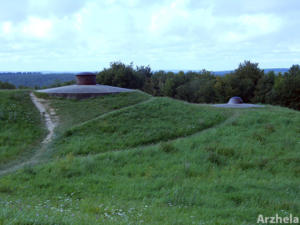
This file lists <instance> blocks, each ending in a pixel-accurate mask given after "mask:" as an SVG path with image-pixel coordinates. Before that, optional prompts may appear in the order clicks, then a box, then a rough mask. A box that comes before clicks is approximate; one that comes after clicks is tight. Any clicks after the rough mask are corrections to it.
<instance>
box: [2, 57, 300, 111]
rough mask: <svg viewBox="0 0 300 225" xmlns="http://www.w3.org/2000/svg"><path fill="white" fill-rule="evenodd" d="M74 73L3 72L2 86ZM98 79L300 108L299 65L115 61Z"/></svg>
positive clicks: (69, 79) (66, 79) (180, 94)
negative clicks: (218, 66)
mask: <svg viewBox="0 0 300 225" xmlns="http://www.w3.org/2000/svg"><path fill="white" fill-rule="evenodd" d="M74 75H75V74H39V73H29V74H28V73H25V74H3V73H2V74H1V73H0V89H1V88H6V89H8V88H15V86H17V87H19V88H24V87H25V86H26V87H31V88H33V87H35V88H42V87H46V86H51V87H55V86H61V85H65V84H71V83H73V82H74V78H75V76H74ZM4 78H5V79H4ZM1 81H2V82H1ZM7 82H8V83H7ZM97 82H98V83H99V84H105V85H112V86H118V87H124V88H132V89H140V90H142V91H145V92H147V93H149V94H152V95H154V96H169V97H172V98H176V99H180V100H184V101H188V102H193V103H224V102H227V101H228V99H229V98H230V97H232V96H240V97H241V98H242V99H243V100H244V102H250V103H262V104H272V105H281V106H286V107H290V108H293V109H297V110H300V67H299V65H293V66H291V67H290V69H289V70H288V71H287V72H279V73H277V72H274V71H264V70H262V69H260V68H259V66H258V63H252V62H250V61H244V62H243V63H241V64H240V65H239V66H238V68H237V69H235V70H234V71H229V72H228V73H227V74H225V75H224V76H218V75H216V74H214V73H213V72H209V71H206V70H202V71H200V72H194V71H190V72H183V71H179V72H165V71H156V72H153V71H152V70H151V68H150V67H149V66H137V67H134V66H133V64H132V63H131V64H129V65H126V64H124V63H122V62H113V63H111V64H110V67H109V68H106V69H104V70H102V71H101V72H99V73H98V74H97ZM10 83H11V84H10Z"/></svg>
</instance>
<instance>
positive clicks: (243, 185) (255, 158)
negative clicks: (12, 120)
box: [0, 92, 300, 225]
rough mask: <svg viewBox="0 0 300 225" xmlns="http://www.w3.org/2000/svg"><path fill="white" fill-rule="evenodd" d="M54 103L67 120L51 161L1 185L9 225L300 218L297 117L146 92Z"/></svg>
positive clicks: (0, 203)
mask: <svg viewBox="0 0 300 225" xmlns="http://www.w3.org/2000/svg"><path fill="white" fill-rule="evenodd" d="M7 93H8V92H7ZM7 93H6V94H7ZM0 94H1V95H3V92H1V93H0ZM24 98H27V97H26V96H24ZM1 101H3V98H1ZM48 101H50V104H51V106H52V107H54V108H55V109H56V112H57V114H58V116H59V118H60V127H58V129H57V136H56V139H55V140H54V141H53V143H52V144H51V145H50V146H49V148H50V152H52V155H51V156H49V157H50V158H49V161H48V162H47V163H43V164H40V165H38V166H35V167H26V168H24V169H22V170H19V171H18V172H16V173H14V174H10V175H6V176H4V177H1V178H0V224H18V225H21V224H22V225H25V224H26V225H28V224H39V225H41V224H43V225H44V224H47V225H48V224H209V225H210V224H214V225H217V224H218V225H219V224H224V225H225V224H226V225H227V224H237V225H238V224H256V221H257V217H258V215H259V214H263V215H265V216H272V215H275V214H276V213H278V214H279V215H281V216H285V215H289V214H290V213H292V214H293V215H299V213H300V193H299V192H300V190H299V185H300V179H299V176H300V152H299V146H300V143H299V139H300V138H299V136H300V128H299V127H300V126H299V124H300V114H299V112H297V111H294V110H289V109H286V108H281V107H270V106H267V107H265V108H257V109H222V108H213V107H211V106H208V105H195V104H188V103H185V102H180V101H176V100H173V99H169V98H153V97H150V96H148V95H145V94H143V93H139V92H138V93H127V94H121V95H114V96H105V97H100V98H96V99H89V100H81V101H74V100H65V99H48ZM28 104H30V102H28ZM38 125H39V126H40V124H37V127H39V126H38ZM1 132H3V131H1Z"/></svg>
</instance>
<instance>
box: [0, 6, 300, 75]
mask: <svg viewBox="0 0 300 225" xmlns="http://www.w3.org/2000/svg"><path fill="white" fill-rule="evenodd" d="M299 27H300V1H299V0H243V1H240V0H1V6H0V71H16V70H19V71H40V70H43V71H45V70H53V71H97V70H101V69H102V68H104V67H109V64H110V62H113V61H122V62H124V63H130V62H133V63H134V64H135V65H150V66H151V68H152V69H154V70H158V69H167V70H168V69H170V70H171V69H186V70H200V69H203V68H205V69H207V70H215V71H217V70H230V69H235V68H236V67H237V66H238V64H239V63H240V62H243V61H244V60H251V61H253V62H259V65H260V67H261V68H280V67H290V66H291V65H292V64H299V63H300V29H299Z"/></svg>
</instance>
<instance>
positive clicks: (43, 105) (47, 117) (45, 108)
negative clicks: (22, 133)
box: [0, 93, 58, 176]
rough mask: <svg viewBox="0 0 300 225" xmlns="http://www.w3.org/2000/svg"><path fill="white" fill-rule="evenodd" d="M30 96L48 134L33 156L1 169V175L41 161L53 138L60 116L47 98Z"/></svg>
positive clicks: (31, 94)
mask: <svg viewBox="0 0 300 225" xmlns="http://www.w3.org/2000/svg"><path fill="white" fill-rule="evenodd" d="M30 98H31V100H32V102H33V104H34V105H35V107H36V108H37V109H38V110H39V111H40V113H41V116H42V117H43V119H44V121H45V126H46V128H47V130H48V134H47V136H46V137H45V138H44V139H43V141H42V142H41V146H40V147H39V149H38V150H37V151H36V152H35V153H34V155H32V157H31V158H29V159H27V160H26V161H23V162H20V163H16V164H14V165H12V166H10V167H8V168H6V169H4V170H1V171H0V176H2V175H5V174H8V173H12V172H15V171H16V170H18V169H21V168H23V167H24V166H29V165H34V164H37V163H38V162H39V161H40V158H41V155H42V154H43V152H44V151H45V149H46V147H47V144H48V143H49V142H50V141H51V140H52V138H53V135H54V129H55V127H56V126H57V123H58V117H57V116H56V114H55V111H54V109H53V108H51V107H50V106H49V103H48V102H47V100H45V99H40V98H37V97H36V96H35V95H34V94H33V93H30Z"/></svg>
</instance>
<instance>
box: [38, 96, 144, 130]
mask: <svg viewBox="0 0 300 225" xmlns="http://www.w3.org/2000/svg"><path fill="white" fill-rule="evenodd" d="M35 94H36V95H37V96H38V97H42V98H43V97H45V95H44V94H41V93H38V92H36V93H35ZM149 98H150V96H149V95H147V94H145V93H142V92H133V93H120V94H116V95H107V96H100V97H97V98H91V99H83V100H76V99H64V98H48V100H49V101H50V103H51V106H52V107H53V108H55V110H56V113H57V114H58V116H59V118H60V123H59V126H60V127H59V129H60V131H64V130H66V129H69V128H70V127H72V126H74V125H76V124H80V123H82V122H84V121H87V120H90V119H93V118H95V117H97V116H100V115H102V114H104V113H108V112H110V111H112V110H117V109H120V108H123V107H126V106H130V105H134V104H137V103H139V102H142V101H145V100H147V99H149Z"/></svg>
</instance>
